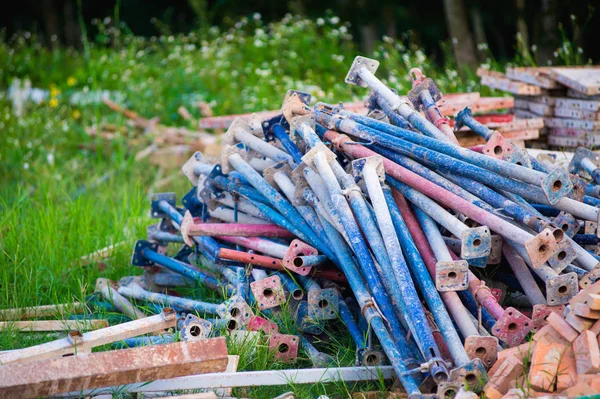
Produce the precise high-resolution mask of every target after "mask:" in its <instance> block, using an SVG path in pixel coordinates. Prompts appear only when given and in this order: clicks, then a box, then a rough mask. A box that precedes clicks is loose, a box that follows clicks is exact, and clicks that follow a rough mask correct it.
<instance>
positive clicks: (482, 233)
mask: <svg viewBox="0 0 600 399" xmlns="http://www.w3.org/2000/svg"><path fill="white" fill-rule="evenodd" d="M460 239H461V242H462V245H461V248H460V254H461V258H463V259H465V258H469V259H472V258H481V257H484V256H487V255H489V253H490V251H491V246H492V239H491V236H490V230H489V229H488V228H487V227H486V226H481V227H472V228H469V229H467V230H465V231H464V232H463V233H462V236H461V238H460Z"/></svg>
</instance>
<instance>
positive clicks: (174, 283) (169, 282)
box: [152, 273, 193, 287]
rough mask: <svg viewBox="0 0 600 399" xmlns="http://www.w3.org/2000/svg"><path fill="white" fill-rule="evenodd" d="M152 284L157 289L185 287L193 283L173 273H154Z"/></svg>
mask: <svg viewBox="0 0 600 399" xmlns="http://www.w3.org/2000/svg"><path fill="white" fill-rule="evenodd" d="M152 282H153V283H154V284H155V285H158V286H159V287H185V286H188V285H190V283H193V282H192V281H190V280H189V279H186V278H185V277H184V276H182V275H180V274H175V273H154V274H153V275H152Z"/></svg>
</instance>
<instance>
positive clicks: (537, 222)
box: [446, 174, 547, 233]
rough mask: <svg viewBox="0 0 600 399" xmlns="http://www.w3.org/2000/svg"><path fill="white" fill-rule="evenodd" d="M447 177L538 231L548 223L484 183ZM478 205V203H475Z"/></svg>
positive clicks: (448, 175)
mask: <svg viewBox="0 0 600 399" xmlns="http://www.w3.org/2000/svg"><path fill="white" fill-rule="evenodd" d="M446 178H447V179H449V180H451V181H453V182H454V183H456V184H459V185H460V186H461V187H464V188H465V189H467V190H468V191H470V192H471V193H472V194H474V195H476V196H478V197H480V198H482V199H483V200H485V201H486V202H488V203H490V204H491V205H493V206H495V207H496V208H497V209H500V210H502V212H504V213H506V214H507V215H509V216H511V217H513V218H514V219H515V220H517V221H519V222H521V223H523V224H524V225H526V226H528V227H530V228H532V229H533V230H534V231H536V232H538V233H539V232H541V231H542V230H543V229H544V228H545V227H546V225H547V221H545V220H543V219H541V218H539V217H538V216H537V215H536V214H534V213H532V212H530V211H529V210H527V209H526V208H524V207H522V206H520V205H518V204H516V203H514V202H513V201H511V200H509V199H508V198H506V197H504V196H502V195H500V194H498V193H497V192H495V191H494V190H492V189H490V188H488V187H487V186H485V185H484V184H481V183H478V182H476V181H474V180H471V179H469V178H466V177H461V176H456V175H451V174H447V175H446ZM475 205H477V204H475Z"/></svg>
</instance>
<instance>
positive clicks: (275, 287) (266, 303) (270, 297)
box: [250, 276, 285, 310]
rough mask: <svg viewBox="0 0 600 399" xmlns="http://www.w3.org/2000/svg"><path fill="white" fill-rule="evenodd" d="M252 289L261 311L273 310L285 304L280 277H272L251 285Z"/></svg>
mask: <svg viewBox="0 0 600 399" xmlns="http://www.w3.org/2000/svg"><path fill="white" fill-rule="evenodd" d="M250 289H251V290H252V293H253V294H254V298H255V299H256V302H257V303H258V307H259V308H260V310H265V309H271V308H274V307H276V306H280V305H282V304H283V303H285V295H284V293H283V287H282V286H281V280H280V279H279V276H270V277H267V278H264V279H262V280H259V281H254V282H252V283H250Z"/></svg>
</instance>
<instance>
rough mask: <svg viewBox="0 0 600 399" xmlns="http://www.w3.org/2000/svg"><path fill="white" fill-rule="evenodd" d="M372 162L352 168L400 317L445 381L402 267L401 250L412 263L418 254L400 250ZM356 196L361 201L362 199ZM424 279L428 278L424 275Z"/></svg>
mask: <svg viewBox="0 0 600 399" xmlns="http://www.w3.org/2000/svg"><path fill="white" fill-rule="evenodd" d="M373 161H375V162H376V159H374V158H371V159H369V158H367V159H362V160H357V161H354V162H353V168H354V169H355V170H356V173H358V172H359V171H360V170H361V169H362V176H363V179H364V182H365V184H366V187H367V191H368V193H369V197H370V199H371V203H372V204H373V209H374V211H375V215H376V217H377V225H378V226H379V230H380V231H381V236H382V238H383V242H384V248H385V250H386V252H387V254H388V257H389V259H390V262H391V264H392V266H393V269H392V270H393V271H392V272H393V276H394V277H395V278H396V280H397V282H398V288H399V294H400V295H399V301H398V302H399V304H400V307H401V310H402V313H403V314H404V317H405V320H406V322H407V324H408V326H409V328H410V330H411V331H412V333H413V334H414V336H415V341H416V342H417V345H418V346H419V348H420V350H421V353H422V354H423V357H424V358H425V359H426V360H428V361H433V360H434V359H435V358H437V360H435V366H434V365H432V367H431V370H430V371H431V374H432V376H433V377H434V379H436V380H440V379H442V378H447V377H443V374H444V373H447V371H446V370H445V365H444V364H443V361H442V360H441V354H440V351H439V348H438V347H437V344H436V342H435V339H434V337H433V333H432V332H431V328H430V327H429V323H428V321H427V317H426V316H425V312H424V310H423V306H422V305H421V301H420V299H419V296H418V294H417V291H416V288H415V286H414V283H413V280H412V279H411V275H410V271H409V268H408V266H407V264H406V260H405V258H404V255H403V251H402V250H403V249H404V254H405V255H407V256H408V257H409V261H414V262H416V258H414V255H415V254H417V255H418V251H417V249H416V248H415V247H414V243H413V247H412V248H410V249H414V251H415V253H412V252H409V251H407V248H403V247H401V245H400V242H399V238H398V235H397V234H398V231H397V230H395V226H394V221H393V219H392V216H391V214H390V212H391V209H390V208H389V206H390V205H389V204H387V205H386V198H385V194H384V192H383V190H382V187H381V184H380V181H379V175H378V174H377V170H376V168H377V165H376V163H374V162H373ZM360 197H361V198H362V196H360ZM394 205H395V204H394ZM396 210H397V208H396ZM355 212H356V211H355ZM356 216H357V219H358V220H363V219H364V216H363V215H361V214H358V213H357V214H356ZM405 227H406V226H405ZM405 233H407V231H405ZM403 238H405V237H403ZM410 242H411V243H412V239H410ZM419 259H420V258H419ZM421 265H422V261H421ZM427 277H429V273H428V272H427ZM419 278H420V277H419ZM434 291H435V293H437V290H435V287H434ZM390 294H391V295H393V294H394V293H393V292H390ZM424 294H425V292H424ZM438 299H439V297H438ZM459 342H460V339H459ZM467 361H468V358H467ZM437 367H439V369H438V370H436V368H437ZM436 373H440V375H436Z"/></svg>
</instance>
